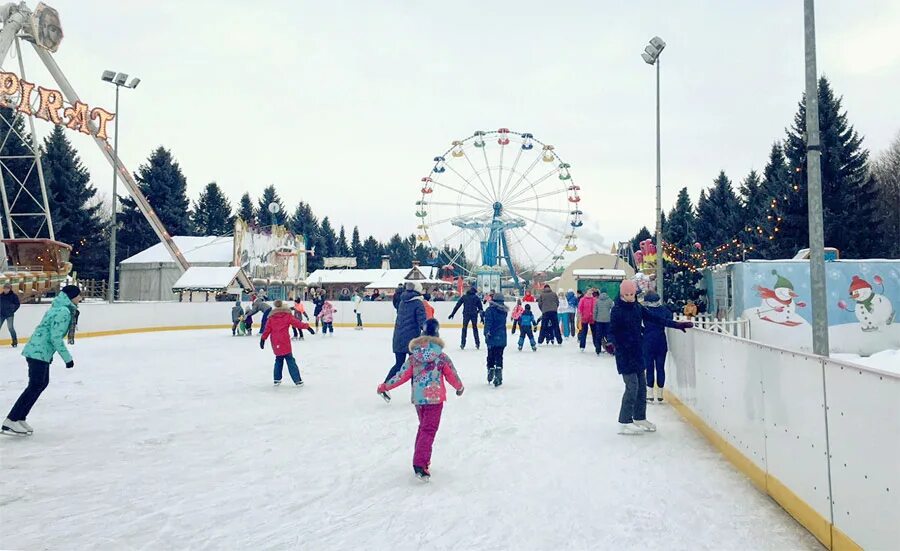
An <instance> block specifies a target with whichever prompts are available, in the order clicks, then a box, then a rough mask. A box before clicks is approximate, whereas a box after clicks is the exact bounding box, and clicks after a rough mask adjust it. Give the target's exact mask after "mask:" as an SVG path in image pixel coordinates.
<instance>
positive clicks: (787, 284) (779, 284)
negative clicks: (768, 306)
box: [772, 270, 794, 291]
mask: <svg viewBox="0 0 900 551" xmlns="http://www.w3.org/2000/svg"><path fill="white" fill-rule="evenodd" d="M772 275H773V276H775V277H777V278H778V280H777V281H775V287H774V288H775V289H790V290H791V291H793V290H794V284H793V283H791V280H789V279H787V278H786V277H783V276H781V275H779V274H778V271H776V270H772Z"/></svg>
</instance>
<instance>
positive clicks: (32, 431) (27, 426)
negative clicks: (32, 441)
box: [19, 419, 34, 434]
mask: <svg viewBox="0 0 900 551" xmlns="http://www.w3.org/2000/svg"><path fill="white" fill-rule="evenodd" d="M19 424H20V425H22V428H24V429H25V432H27V433H28V434H33V433H34V429H33V428H31V425H29V424H28V423H26V422H25V419H22V420H21V421H19Z"/></svg>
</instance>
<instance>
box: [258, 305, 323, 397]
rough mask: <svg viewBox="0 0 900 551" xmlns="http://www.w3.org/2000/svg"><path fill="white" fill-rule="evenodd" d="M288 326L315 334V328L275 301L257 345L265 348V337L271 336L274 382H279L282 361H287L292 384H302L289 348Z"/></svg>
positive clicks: (282, 365) (276, 383) (289, 335)
mask: <svg viewBox="0 0 900 551" xmlns="http://www.w3.org/2000/svg"><path fill="white" fill-rule="evenodd" d="M288 327H296V328H297V329H300V330H301V331H302V330H304V329H306V330H308V331H309V334H310V335H315V334H316V332H315V330H314V329H313V328H312V327H310V325H309V324H308V323H303V322H302V321H300V320H298V319H297V318H296V317H294V314H293V313H291V309H290V308H288V307H287V306H285V304H284V303H283V302H282V301H280V300H276V301H275V308H274V309H273V310H272V317H271V318H270V319H269V320H268V323H266V329H265V331H263V334H262V336H261V337H260V338H259V347H260V348H261V349H263V350H265V348H266V339H268V338H269V337H270V336H271V337H272V353H273V354H275V371H274V377H273V379H274V384H275V386H278V385H280V384H281V374H282V372H283V369H284V362H287V365H288V373H290V375H291V379H293V381H294V384H295V385H297V386H303V379H302V378H301V377H300V369H298V368H297V361H296V360H295V359H294V354H293V350H291V334H290V333H288Z"/></svg>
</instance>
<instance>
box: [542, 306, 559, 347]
mask: <svg viewBox="0 0 900 551" xmlns="http://www.w3.org/2000/svg"><path fill="white" fill-rule="evenodd" d="M554 338H555V339H556V342H557V343H558V344H562V333H560V331H559V316H558V315H557V314H556V312H545V313H544V314H543V315H542V316H541V333H540V335H539V336H538V344H540V343H542V342H544V339H546V340H547V342H552V341H553V339H554Z"/></svg>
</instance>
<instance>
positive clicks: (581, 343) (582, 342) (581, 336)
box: [578, 291, 600, 356]
mask: <svg viewBox="0 0 900 551" xmlns="http://www.w3.org/2000/svg"><path fill="white" fill-rule="evenodd" d="M598 296H600V293H599V292H598V291H592V292H588V293H586V294H585V295H584V297H583V298H582V299H581V302H579V303H578V315H579V317H580V318H581V330H580V331H578V347H579V348H580V349H581V351H582V352H584V349H585V347H586V345H587V334H588V331H589V330H590V332H591V341H592V342H593V344H594V352H596V353H597V355H598V356H599V355H600V338H599V336H598V335H597V327H596V326H595V325H594V305H595V304H596V302H597V297H598Z"/></svg>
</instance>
